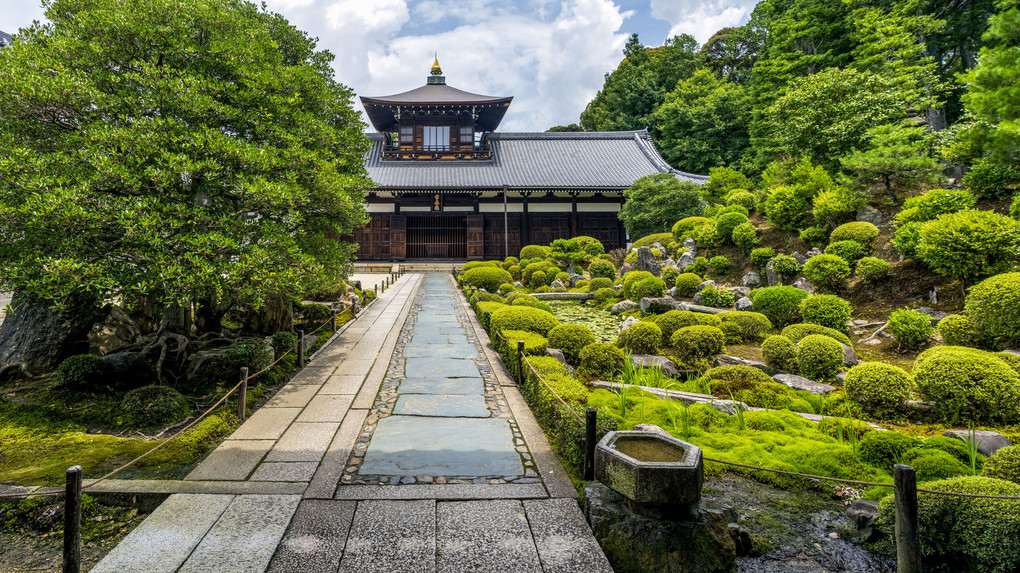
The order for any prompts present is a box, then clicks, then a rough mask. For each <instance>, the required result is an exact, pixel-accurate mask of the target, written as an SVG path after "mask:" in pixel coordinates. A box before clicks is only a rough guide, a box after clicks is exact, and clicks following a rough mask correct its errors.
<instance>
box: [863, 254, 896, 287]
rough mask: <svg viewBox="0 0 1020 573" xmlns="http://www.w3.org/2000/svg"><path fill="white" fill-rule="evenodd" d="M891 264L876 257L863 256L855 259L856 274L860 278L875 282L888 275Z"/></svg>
mask: <svg viewBox="0 0 1020 573" xmlns="http://www.w3.org/2000/svg"><path fill="white" fill-rule="evenodd" d="M890 269H892V266H891V265H890V264H889V263H887V262H885V261H883V260H882V259H879V258H876V257H863V258H861V260H859V261H857V271H856V274H857V276H858V277H860V278H861V280H863V281H865V282H869V283H876V282H878V281H880V280H882V279H884V278H885V277H886V276H888V275H889V270H890Z"/></svg>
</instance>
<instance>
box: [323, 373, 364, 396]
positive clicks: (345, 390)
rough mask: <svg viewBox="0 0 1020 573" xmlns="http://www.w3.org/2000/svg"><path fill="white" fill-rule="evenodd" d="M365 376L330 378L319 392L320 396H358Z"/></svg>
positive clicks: (337, 376)
mask: <svg viewBox="0 0 1020 573" xmlns="http://www.w3.org/2000/svg"><path fill="white" fill-rule="evenodd" d="M364 382H365V376H364V375H361V374H341V375H334V376H330V377H329V379H327V380H326V383H325V384H324V385H323V386H322V389H321V390H319V394H352V395H353V394H357V393H358V391H359V390H361V385H362V384H363V383H364Z"/></svg>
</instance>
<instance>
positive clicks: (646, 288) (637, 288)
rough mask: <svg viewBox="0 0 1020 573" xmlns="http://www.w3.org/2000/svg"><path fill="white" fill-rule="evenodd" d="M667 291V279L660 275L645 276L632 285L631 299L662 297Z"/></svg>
mask: <svg viewBox="0 0 1020 573" xmlns="http://www.w3.org/2000/svg"><path fill="white" fill-rule="evenodd" d="M665 293H666V281H664V280H662V279H660V278H659V277H645V278H643V279H641V280H639V281H637V282H636V283H634V284H632V285H631V287H630V299H631V300H637V301H639V300H641V299H643V298H656V297H661V296H662V295H663V294H665Z"/></svg>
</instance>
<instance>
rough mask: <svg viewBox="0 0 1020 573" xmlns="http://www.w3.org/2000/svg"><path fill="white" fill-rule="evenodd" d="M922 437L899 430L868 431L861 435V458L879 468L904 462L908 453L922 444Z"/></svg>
mask: <svg viewBox="0 0 1020 573" xmlns="http://www.w3.org/2000/svg"><path fill="white" fill-rule="evenodd" d="M921 444H922V442H921V439H920V438H917V437H915V436H911V435H909V434H901V433H899V432H868V433H867V434H864V436H863V437H861V449H860V452H861V459H862V460H864V461H865V462H867V463H869V464H871V465H873V466H875V467H878V468H891V467H892V465H893V464H895V463H902V462H903V459H904V456H905V455H906V453H907V452H908V451H910V450H912V449H913V448H916V447H919V446H921Z"/></svg>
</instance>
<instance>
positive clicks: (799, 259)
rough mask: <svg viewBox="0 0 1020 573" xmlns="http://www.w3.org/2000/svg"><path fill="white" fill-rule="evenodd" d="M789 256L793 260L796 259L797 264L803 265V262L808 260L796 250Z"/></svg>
mask: <svg viewBox="0 0 1020 573" xmlns="http://www.w3.org/2000/svg"><path fill="white" fill-rule="evenodd" d="M790 256H791V257H793V260H795V261H797V264H798V265H801V266H804V263H806V262H807V260H808V258H807V257H805V256H804V255H802V254H800V253H797V252H795V253H793V254H792V255H790Z"/></svg>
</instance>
